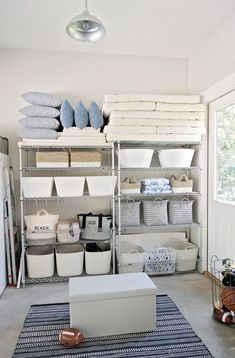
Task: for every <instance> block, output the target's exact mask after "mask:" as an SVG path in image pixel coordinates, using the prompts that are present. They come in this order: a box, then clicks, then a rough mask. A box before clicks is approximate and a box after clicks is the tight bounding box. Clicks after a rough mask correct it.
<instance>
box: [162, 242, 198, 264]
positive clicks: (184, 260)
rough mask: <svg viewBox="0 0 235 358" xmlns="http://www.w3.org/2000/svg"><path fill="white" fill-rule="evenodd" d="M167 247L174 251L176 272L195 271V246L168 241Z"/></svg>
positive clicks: (196, 251)
mask: <svg viewBox="0 0 235 358" xmlns="http://www.w3.org/2000/svg"><path fill="white" fill-rule="evenodd" d="M167 245H168V246H171V247H172V248H174V249H175V251H176V271H191V270H195V269H196V265H197V254H198V246H197V245H194V244H192V243H191V242H183V241H181V240H177V239H175V240H174V239H173V240H170V241H168V242H167Z"/></svg>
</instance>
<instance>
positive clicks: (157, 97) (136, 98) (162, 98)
mask: <svg viewBox="0 0 235 358" xmlns="http://www.w3.org/2000/svg"><path fill="white" fill-rule="evenodd" d="M104 102H105V103H119V102H162V103H200V96H199V95H161V94H147V93H121V94H106V95H105V96H104Z"/></svg>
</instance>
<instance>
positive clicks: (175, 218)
mask: <svg viewBox="0 0 235 358" xmlns="http://www.w3.org/2000/svg"><path fill="white" fill-rule="evenodd" d="M193 201H194V200H188V199H187V198H183V199H182V200H170V201H169V221H170V223H171V224H173V225H179V224H191V223H192V222H193V210H192V207H193Z"/></svg>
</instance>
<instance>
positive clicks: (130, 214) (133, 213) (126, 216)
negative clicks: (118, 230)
mask: <svg viewBox="0 0 235 358" xmlns="http://www.w3.org/2000/svg"><path fill="white" fill-rule="evenodd" d="M140 203H141V202H140V201H134V200H128V201H126V202H121V226H136V225H140ZM115 211H116V215H115V217H116V225H118V203H116V205H115Z"/></svg>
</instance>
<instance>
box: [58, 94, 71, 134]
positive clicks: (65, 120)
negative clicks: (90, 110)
mask: <svg viewBox="0 0 235 358" xmlns="http://www.w3.org/2000/svg"><path fill="white" fill-rule="evenodd" d="M73 120H74V111H73V108H72V107H71V105H70V103H69V101H67V99H65V100H64V101H63V103H62V106H61V108H60V121H61V123H62V126H63V127H64V128H70V127H72V126H73Z"/></svg>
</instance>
